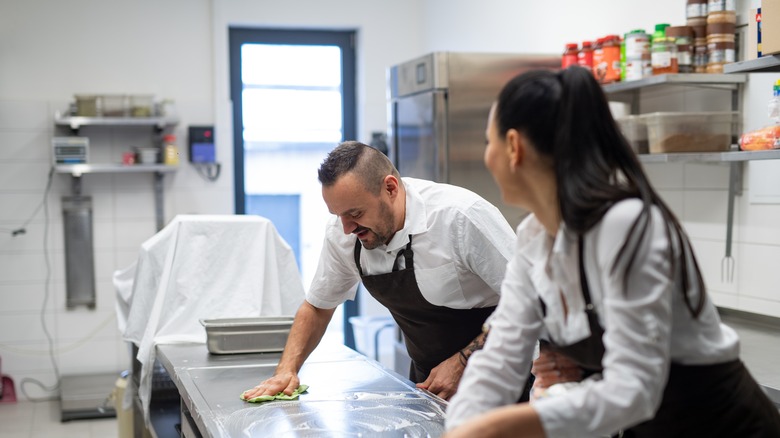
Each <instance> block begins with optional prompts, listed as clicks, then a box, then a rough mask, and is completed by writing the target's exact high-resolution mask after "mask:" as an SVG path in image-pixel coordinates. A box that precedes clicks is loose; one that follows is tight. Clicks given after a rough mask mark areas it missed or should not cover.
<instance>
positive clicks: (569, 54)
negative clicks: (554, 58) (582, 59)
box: [561, 43, 578, 69]
mask: <svg viewBox="0 0 780 438" xmlns="http://www.w3.org/2000/svg"><path fill="white" fill-rule="evenodd" d="M577 52H578V50H577V43H569V44H566V51H564V52H563V59H561V68H562V69H563V68H566V67H569V66H571V65H577Z"/></svg>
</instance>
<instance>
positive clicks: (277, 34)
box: [228, 27, 359, 349]
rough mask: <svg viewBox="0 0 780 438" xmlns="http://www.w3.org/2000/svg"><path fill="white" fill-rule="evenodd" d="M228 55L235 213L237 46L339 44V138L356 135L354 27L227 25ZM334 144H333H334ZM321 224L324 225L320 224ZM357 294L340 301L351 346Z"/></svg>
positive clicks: (239, 132) (239, 118)
mask: <svg viewBox="0 0 780 438" xmlns="http://www.w3.org/2000/svg"><path fill="white" fill-rule="evenodd" d="M228 32H229V34H228V43H229V55H230V75H229V78H230V98H231V100H232V102H233V169H234V175H235V176H234V186H233V187H234V189H233V191H234V196H235V198H234V202H235V212H236V214H245V213H246V196H245V193H244V135H243V127H244V126H243V125H244V124H243V109H242V108H243V101H242V95H241V92H242V91H243V90H242V85H243V81H242V80H241V46H242V45H244V44H286V45H307V46H315V45H322V46H339V47H340V48H341V74H342V77H341V97H342V101H341V105H342V111H343V114H342V123H343V126H342V132H343V133H344V138H342V139H341V140H342V141H344V140H353V139H355V138H357V110H356V106H357V103H356V92H355V88H356V77H355V76H356V74H355V71H356V68H355V34H356V32H355V31H354V30H311V29H268V28H246V27H230V28H229V29H228ZM334 146H335V145H334ZM323 226H324V225H323ZM358 309H359V301H358V295H357V294H356V295H355V300H352V301H350V300H347V301H346V302H345V303H344V345H346V346H348V347H350V348H353V349H354V348H355V337H354V334H353V333H352V330H350V327H351V326H350V323H349V318H350V317H351V316H355V315H357V314H358Z"/></svg>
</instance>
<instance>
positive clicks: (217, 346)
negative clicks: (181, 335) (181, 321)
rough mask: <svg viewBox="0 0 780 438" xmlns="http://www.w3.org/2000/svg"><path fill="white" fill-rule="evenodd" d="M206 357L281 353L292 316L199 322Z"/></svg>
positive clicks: (202, 320) (288, 332)
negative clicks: (212, 355)
mask: <svg viewBox="0 0 780 438" xmlns="http://www.w3.org/2000/svg"><path fill="white" fill-rule="evenodd" d="M200 323H201V324H202V325H203V327H205V329H206V346H207V347H208V350H209V353H213V354H237V353H273V352H279V351H282V350H284V344H285V343H287V337H288V336H289V335H290V327H291V326H292V323H293V317H292V316H258V317H251V318H222V319H201V320H200Z"/></svg>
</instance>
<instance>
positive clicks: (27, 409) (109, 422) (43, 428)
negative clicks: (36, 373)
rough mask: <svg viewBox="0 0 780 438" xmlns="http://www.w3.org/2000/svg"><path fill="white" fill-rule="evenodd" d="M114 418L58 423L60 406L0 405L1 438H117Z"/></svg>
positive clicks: (32, 403)
mask: <svg viewBox="0 0 780 438" xmlns="http://www.w3.org/2000/svg"><path fill="white" fill-rule="evenodd" d="M118 436H119V429H118V426H117V419H116V418H101V419H96V420H74V421H68V422H65V423H61V422H60V402H59V401H57V400H52V401H44V402H29V401H20V402H17V403H0V438H52V437H57V438H117V437H118Z"/></svg>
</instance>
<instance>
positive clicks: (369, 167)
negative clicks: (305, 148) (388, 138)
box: [317, 141, 400, 195]
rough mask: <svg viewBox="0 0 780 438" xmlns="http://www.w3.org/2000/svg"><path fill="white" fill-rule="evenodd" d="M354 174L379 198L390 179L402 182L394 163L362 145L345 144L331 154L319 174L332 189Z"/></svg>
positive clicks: (321, 179)
mask: <svg viewBox="0 0 780 438" xmlns="http://www.w3.org/2000/svg"><path fill="white" fill-rule="evenodd" d="M349 172H354V173H355V175H356V176H357V177H358V179H359V180H360V181H361V182H362V183H363V186H364V187H365V189H366V190H368V191H369V192H370V193H372V194H374V195H378V194H379V192H380V191H381V190H382V182H383V181H384V179H385V177H386V176H387V175H395V176H396V177H397V178H400V175H399V174H398V170H396V168H395V166H393V163H391V162H390V160H389V159H388V158H387V156H385V154H383V153H382V152H380V151H379V150H377V149H375V148H373V147H371V146H369V145H367V144H364V143H361V142H359V141H345V142H343V143H341V144H339V145H338V146H336V148H335V149H333V150H332V151H330V153H329V154H328V156H327V157H326V158H325V160H324V161H323V162H322V164H321V165H320V169H319V171H318V172H317V173H318V177H319V180H320V183H322V185H323V186H324V187H330V186H332V185H333V184H335V183H336V181H338V179H339V178H341V177H342V176H344V175H346V174H347V173H349Z"/></svg>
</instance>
